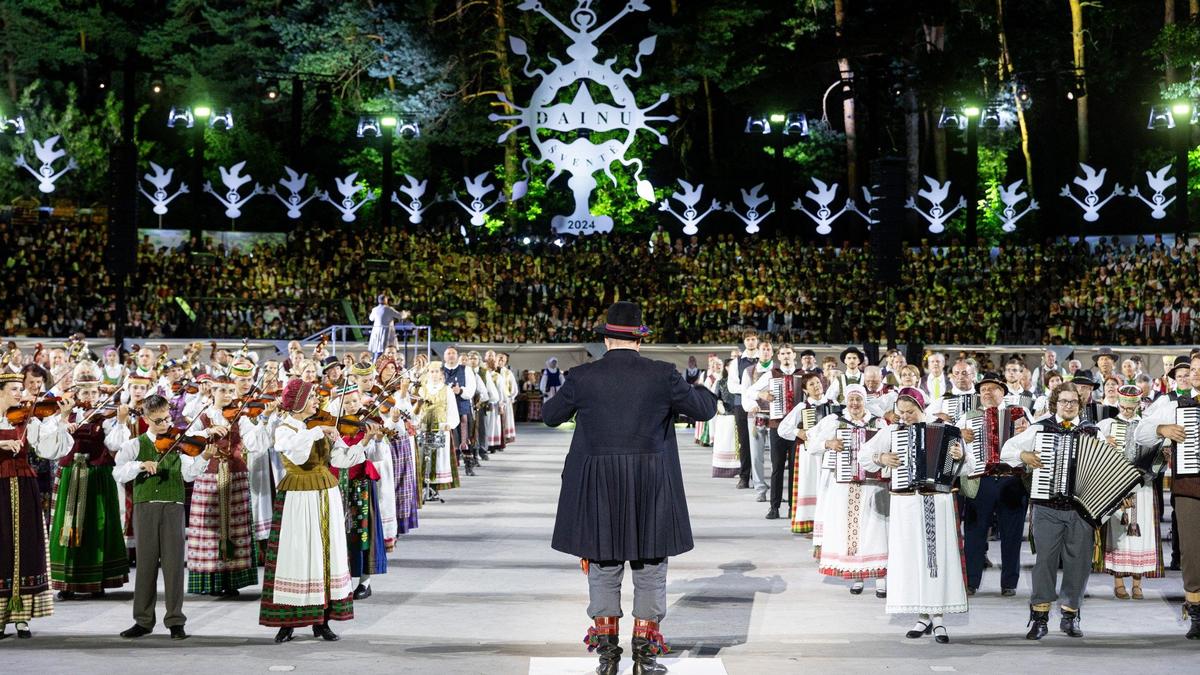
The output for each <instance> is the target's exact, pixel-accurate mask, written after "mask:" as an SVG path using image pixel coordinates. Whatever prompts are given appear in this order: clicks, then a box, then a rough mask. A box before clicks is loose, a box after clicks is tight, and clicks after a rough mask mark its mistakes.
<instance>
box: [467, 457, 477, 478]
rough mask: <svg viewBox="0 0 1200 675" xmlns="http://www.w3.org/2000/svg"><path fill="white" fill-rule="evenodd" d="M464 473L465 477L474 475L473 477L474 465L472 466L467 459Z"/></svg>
mask: <svg viewBox="0 0 1200 675" xmlns="http://www.w3.org/2000/svg"><path fill="white" fill-rule="evenodd" d="M466 473H467V475H468V476H474V475H475V465H474V464H472V463H471V460H469V459H468V460H467V462H466Z"/></svg>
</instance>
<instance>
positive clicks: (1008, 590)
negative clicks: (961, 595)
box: [972, 588, 1017, 598]
mask: <svg viewBox="0 0 1200 675" xmlns="http://www.w3.org/2000/svg"><path fill="white" fill-rule="evenodd" d="M1016 594H1017V589H1015V588H1001V589H1000V595H1003V596H1004V597H1006V598H1011V597H1012V596H1014V595H1016ZM972 595H974V594H972Z"/></svg>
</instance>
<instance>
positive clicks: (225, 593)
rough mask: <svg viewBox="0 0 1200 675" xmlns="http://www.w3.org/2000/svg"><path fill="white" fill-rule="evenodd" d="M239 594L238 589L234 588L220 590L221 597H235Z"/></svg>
mask: <svg viewBox="0 0 1200 675" xmlns="http://www.w3.org/2000/svg"><path fill="white" fill-rule="evenodd" d="M240 595H241V592H240V591H238V589H236V588H230V589H228V590H225V591H221V597H222V598H236V597H239V596H240Z"/></svg>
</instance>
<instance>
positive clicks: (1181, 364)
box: [1167, 356, 1192, 378]
mask: <svg viewBox="0 0 1200 675" xmlns="http://www.w3.org/2000/svg"><path fill="white" fill-rule="evenodd" d="M1191 367H1192V360H1191V359H1189V358H1188V357H1186V356H1176V357H1175V363H1174V364H1172V366H1171V369H1170V370H1168V371H1167V374H1168V375H1170V376H1171V377H1172V378H1174V377H1175V371H1177V370H1179V369H1180V368H1191Z"/></svg>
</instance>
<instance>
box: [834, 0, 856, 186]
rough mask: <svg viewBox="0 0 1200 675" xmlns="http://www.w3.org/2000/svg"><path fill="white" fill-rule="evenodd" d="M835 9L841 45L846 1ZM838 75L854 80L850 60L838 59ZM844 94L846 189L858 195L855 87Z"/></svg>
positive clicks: (841, 0) (836, 2)
mask: <svg viewBox="0 0 1200 675" xmlns="http://www.w3.org/2000/svg"><path fill="white" fill-rule="evenodd" d="M833 7H834V9H833V12H834V25H835V27H836V28H835V31H836V34H837V37H838V42H839V43H840V42H841V41H842V38H843V37H845V30H846V0H834V3H833ZM840 47H841V45H839V49H840ZM838 73H839V75H840V77H841V78H842V81H843V82H849V81H852V80H853V79H854V71H853V70H851V69H850V60H849V59H847V58H844V57H843V58H839V59H838ZM842 93H843V97H842V98H843V100H842V123H843V125H844V126H845V130H846V188H847V189H848V190H849V191H850V194H858V129H857V128H856V125H855V115H854V95H853V94H854V90H853V87H852V86H850V85H843V87H842Z"/></svg>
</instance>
